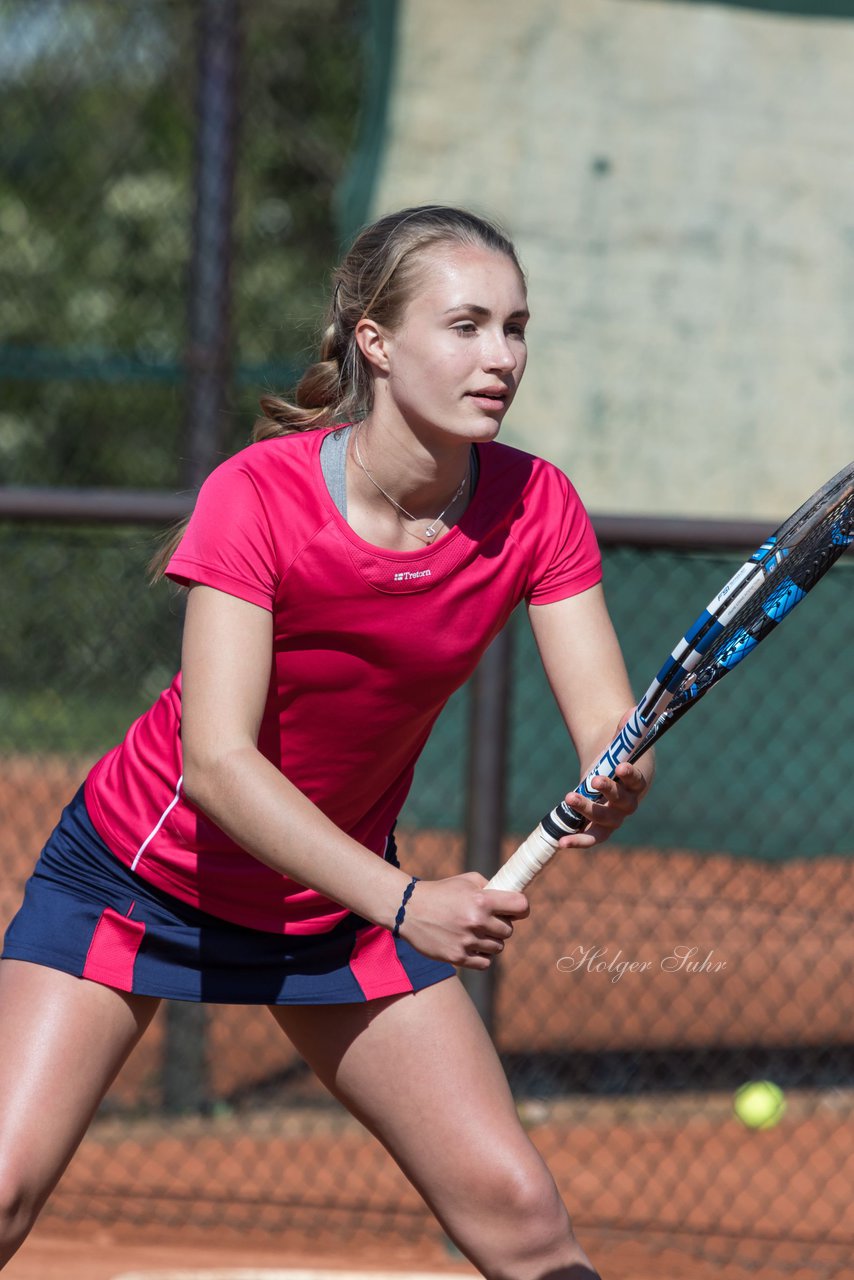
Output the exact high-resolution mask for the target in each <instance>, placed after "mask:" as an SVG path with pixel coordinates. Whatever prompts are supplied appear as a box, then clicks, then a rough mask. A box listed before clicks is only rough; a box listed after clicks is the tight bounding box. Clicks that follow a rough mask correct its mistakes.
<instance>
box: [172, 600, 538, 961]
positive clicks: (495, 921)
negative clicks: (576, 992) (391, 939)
mask: <svg viewBox="0 0 854 1280" xmlns="http://www.w3.org/2000/svg"><path fill="white" fill-rule="evenodd" d="M271 664H272V616H271V614H270V613H269V612H268V611H267V610H266V609H262V608H260V607H259V606H258V605H254V604H250V603H248V602H247V601H244V600H239V599H238V598H237V597H235V596H230V595H227V594H225V593H224V592H221V591H218V590H216V589H214V588H213V587H206V586H201V585H196V586H194V587H192V588H191V589H190V593H189V599H188V601H187V614H186V619H185V623H184V646H183V656H182V689H183V693H182V728H181V738H182V744H183V754H184V791H185V793H186V795H187V797H188V798H189V799H190V800H191V801H192V802H193V803H194V804H196V805H198V807H199V808H200V809H202V810H203V811H204V813H206V814H207V815H208V816H209V817H210V818H211V819H212V820H213V821H214V822H215V823H216V824H217V826H219V827H221V828H222V830H223V831H225V832H226V834H227V835H229V836H230V837H231V838H232V839H233V840H234V841H235V842H236V843H237V844H239V845H240V846H241V848H243V849H245V850H246V851H247V852H248V853H250V854H252V856H253V857H256V858H258V860H259V861H261V862H263V863H265V864H266V865H267V866H269V867H272V868H273V869H274V870H276V871H279V872H281V873H282V874H284V875H287V876H290V877H291V878H292V879H293V880H296V881H297V882H298V883H299V884H302V885H305V886H306V887H307V888H310V889H314V890H316V891H317V892H318V893H321V894H323V895H324V896H325V897H328V898H330V899H331V900H332V901H333V902H337V903H340V904H341V905H342V906H344V907H346V908H347V909H348V910H350V911H354V912H355V913H356V914H357V915H360V916H364V917H365V918H366V919H368V920H371V921H373V922H374V923H376V924H380V925H383V926H385V927H386V928H390V927H391V926H392V925H393V924H394V920H395V916H396V914H397V909H398V907H399V905H400V902H401V899H402V897H403V891H404V889H405V888H406V886H407V884H408V883H409V876H408V875H407V874H406V873H405V872H404V871H402V870H400V868H398V867H394V866H392V865H391V864H390V863H388V862H385V861H384V860H383V859H382V858H379V857H378V856H377V855H376V854H375V853H373V852H372V851H371V850H369V849H367V848H365V846H364V845H361V844H359V842H358V841H356V840H353V839H352V838H351V837H350V836H348V835H347V834H346V833H345V832H343V831H342V830H341V829H340V828H339V827H337V826H336V825H335V824H334V823H333V822H331V821H330V820H329V819H328V818H327V817H326V816H325V814H323V813H322V812H321V811H320V809H318V808H317V806H316V805H315V804H313V803H312V802H311V801H310V800H309V799H308V798H307V797H306V796H304V795H303V793H302V792H301V791H299V790H298V789H297V788H296V787H295V786H294V785H293V784H292V783H291V782H289V781H288V779H287V778H286V777H285V776H284V775H283V774H282V773H281V771H280V770H279V769H277V768H276V767H275V765H273V764H272V763H271V762H270V761H269V760H267V759H266V757H265V756H263V755H262V754H261V752H260V751H259V750H258V747H257V742H258V732H259V729H260V725H261V719H262V716H263V712H264V706H265V704H266V700H267V693H268V688H269V683H270V675H271ZM484 883H485V881H484V880H483V878H482V877H480V876H477V875H473V874H467V875H462V876H452V877H450V878H449V879H446V880H438V881H425V882H422V883H420V884H419V885H418V886H417V888H416V890H415V893H414V894H413V895H412V898H411V899H410V903H409V906H408V907H407V911H406V920H405V922H404V925H403V927H402V928H401V931H400V932H401V936H402V937H404V938H406V939H407V941H409V942H410V943H412V945H413V946H414V947H416V948H417V949H418V950H420V951H422V952H424V954H426V955H429V956H432V957H433V958H435V959H441V960H446V961H448V962H449V963H451V964H456V965H462V966H464V967H468V968H485V967H486V966H487V965H488V963H489V959H488V957H489V956H491V955H493V954H495V953H496V952H497V951H500V950H501V949H502V946H503V941H504V940H505V939H506V938H507V937H509V934H510V932H512V928H511V926H510V925H509V923H508V922H507V917H511V918H519V917H521V916H524V915H526V914H527V902H526V900H525V898H524V896H523V895H522V894H516V893H499V892H497V891H496V890H487V891H484V890H483V887H482V886H483V885H484ZM499 911H500V914H499Z"/></svg>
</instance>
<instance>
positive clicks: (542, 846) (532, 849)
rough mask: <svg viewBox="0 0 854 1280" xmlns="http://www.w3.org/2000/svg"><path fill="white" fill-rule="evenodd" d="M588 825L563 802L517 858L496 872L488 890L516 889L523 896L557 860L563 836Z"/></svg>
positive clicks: (533, 833)
mask: <svg viewBox="0 0 854 1280" xmlns="http://www.w3.org/2000/svg"><path fill="white" fill-rule="evenodd" d="M586 825H587V824H586V821H585V819H584V818H583V817H582V816H581V814H580V813H576V812H575V810H574V809H571V808H570V807H569V805H568V804H566V803H565V801H561V803H560V804H559V805H558V806H557V808H556V809H552V811H551V813H548V814H546V816H545V818H543V820H542V822H541V823H539V824H538V826H537V828H536V830H534V831H532V832H531V834H530V835H529V836H528V839H527V840H526V841H525V842H524V843H523V844H520V846H519V848H518V849H517V850H516V852H515V853H514V854H511V856H510V857H509V858H508V859H507V861H506V862H505V863H504V865H503V867H500V868H499V869H498V871H496V873H495V875H494V876H493V877H492V879H491V880H490V882H489V884H488V885H487V886H486V887H487V889H513V890H515V891H516V892H517V893H521V892H522V890H523V889H524V888H525V887H526V886H527V885H529V884H530V883H531V881H532V880H533V878H534V876H536V875H538V874H539V872H540V871H542V869H543V867H544V866H545V865H546V863H547V862H549V861H550V860H551V858H553V857H554V855H555V853H556V852H557V847H558V840H560V839H561V837H562V836H568V835H571V834H572V833H573V832H575V831H580V830H581V828H582V827H584V826H586Z"/></svg>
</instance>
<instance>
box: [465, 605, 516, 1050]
mask: <svg viewBox="0 0 854 1280" xmlns="http://www.w3.org/2000/svg"><path fill="white" fill-rule="evenodd" d="M511 653H512V626H511V625H510V624H508V625H507V626H506V627H505V628H504V630H503V631H502V632H500V634H499V635H497V636H496V638H495V639H494V640H493V642H492V644H491V645H490V646H489V648H488V649H487V651H486V653H485V654H484V655H483V657H482V658H481V660H480V664H479V665H478V668H477V670H476V671H475V673H474V676H473V677H472V682H471V718H470V739H469V778H468V788H467V791H466V796H467V805H466V855H465V868H466V871H478V872H479V873H480V874H481V875H482V876H486V878H487V879H489V878H490V876H492V875H494V873H495V872H496V871H497V870H498V867H499V865H500V862H501V841H502V837H503V835H504V812H505V806H504V784H505V770H506V764H507V732H508V722H509V714H508V711H509V706H508V704H509V697H510V662H511ZM462 978H463V982H464V984H465V987H466V989H467V991H468V993H469V995H470V996H471V998H472V1000H473V1001H474V1003H475V1006H476V1007H477V1010H478V1012H479V1013H480V1016H481V1018H482V1019H483V1021H484V1024H485V1025H486V1028H487V1030H488V1031H489V1032H490V1034H491V1033H492V1029H493V1024H494V1015H495V989H496V970H495V965H494V964H493V965H491V966H490V968H489V969H486V970H484V971H483V972H480V971H475V970H470V969H464V970H463V971H462Z"/></svg>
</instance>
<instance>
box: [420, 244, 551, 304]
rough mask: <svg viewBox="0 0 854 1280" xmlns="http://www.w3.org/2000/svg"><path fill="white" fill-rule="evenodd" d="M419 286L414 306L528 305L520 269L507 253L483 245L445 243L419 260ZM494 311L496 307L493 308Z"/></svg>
mask: <svg viewBox="0 0 854 1280" xmlns="http://www.w3.org/2000/svg"><path fill="white" fill-rule="evenodd" d="M417 280H418V285H417V289H416V290H415V291H414V293H413V296H412V298H411V299H410V305H411V304H412V303H413V302H415V303H417V302H418V301H419V300H421V301H422V302H424V303H425V304H428V305H431V306H433V305H438V304H441V305H442V307H443V308H447V307H451V306H454V305H456V304H464V303H487V302H488V301H489V300H490V299H491V300H492V304H493V306H495V307H498V306H499V305H505V304H506V305H507V306H508V308H509V309H510V310H513V309H514V308H518V307H519V306H520V305H523V304H524V301H525V298H526V295H527V291H526V289H525V281H524V279H523V277H522V274H521V272H520V271H519V268H518V267H517V266H516V263H515V262H514V261H513V259H512V258H509V257H508V256H507V254H506V253H500V252H499V251H498V250H495V249H487V248H485V247H484V246H483V245H466V244H441V245H434V246H432V247H431V248H429V249H425V250H424V251H423V252H422V253H421V254H420V255H419V259H418V274H417ZM490 309H492V307H490Z"/></svg>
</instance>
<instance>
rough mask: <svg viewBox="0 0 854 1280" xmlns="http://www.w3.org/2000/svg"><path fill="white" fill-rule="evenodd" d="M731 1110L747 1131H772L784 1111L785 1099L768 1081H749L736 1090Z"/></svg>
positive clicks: (780, 1091)
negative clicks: (745, 1126)
mask: <svg viewBox="0 0 854 1280" xmlns="http://www.w3.org/2000/svg"><path fill="white" fill-rule="evenodd" d="M732 1109H733V1111H734V1112H735V1114H736V1115H737V1116H738V1118H739V1120H740V1121H741V1123H742V1124H744V1125H747V1127H748V1129H773V1128H774V1125H775V1124H776V1123H777V1121H778V1120H779V1119H780V1118H781V1116H782V1115H783V1112H784V1111H785V1110H786V1097H785V1094H784V1093H783V1090H782V1089H781V1088H780V1086H779V1085H776V1084H773V1083H772V1081H770V1080H751V1081H750V1082H749V1083H748V1084H743V1085H742V1086H741V1088H740V1089H737V1090H736V1093H735V1097H734V1098H733V1102H732Z"/></svg>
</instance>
